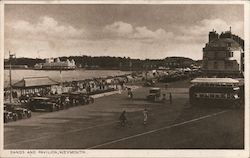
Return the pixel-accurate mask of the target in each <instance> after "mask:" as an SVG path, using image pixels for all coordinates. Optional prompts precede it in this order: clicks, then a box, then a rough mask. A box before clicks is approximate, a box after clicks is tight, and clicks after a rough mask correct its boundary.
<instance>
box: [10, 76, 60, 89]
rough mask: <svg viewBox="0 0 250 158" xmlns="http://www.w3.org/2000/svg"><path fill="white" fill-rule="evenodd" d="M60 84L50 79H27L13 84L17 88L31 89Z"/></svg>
mask: <svg viewBox="0 0 250 158" xmlns="http://www.w3.org/2000/svg"><path fill="white" fill-rule="evenodd" d="M57 84H59V83H58V82H56V81H54V80H52V79H50V78H49V77H27V78H23V79H22V80H20V81H18V82H16V83H15V84H13V87H15V88H29V87H30V88H31V87H41V86H51V85H57Z"/></svg>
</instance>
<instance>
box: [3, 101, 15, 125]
mask: <svg viewBox="0 0 250 158" xmlns="http://www.w3.org/2000/svg"><path fill="white" fill-rule="evenodd" d="M17 119H18V116H17V114H16V113H14V112H11V111H8V110H7V107H6V106H5V105H4V119H3V120H4V123H7V122H9V121H16V120H17Z"/></svg>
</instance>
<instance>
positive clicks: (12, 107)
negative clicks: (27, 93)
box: [4, 103, 31, 119]
mask: <svg viewBox="0 0 250 158" xmlns="http://www.w3.org/2000/svg"><path fill="white" fill-rule="evenodd" d="M4 105H5V107H6V110H7V111H10V112H12V113H15V114H17V116H18V119H23V118H30V117H31V110H29V109H28V108H27V107H26V104H22V103H5V104H4Z"/></svg>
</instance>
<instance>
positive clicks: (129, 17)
mask: <svg viewBox="0 0 250 158" xmlns="http://www.w3.org/2000/svg"><path fill="white" fill-rule="evenodd" d="M230 26H231V27H232V33H234V34H236V35H239V36H240V37H242V38H244V6H243V5H241V4H216V5H215V4H211V5H208V4H158V5H157V4H33V5H31V4H7V5H5V21H4V27H5V28H4V29H5V36H4V46H5V48H4V49H5V58H6V57H8V52H9V51H11V53H14V54H16V57H30V58H49V57H58V56H71V55H76V56H78V55H80V56H82V55H90V56H116V57H130V58H139V59H163V58H166V57H169V56H183V57H189V58H192V59H195V60H197V59H202V48H203V47H204V46H205V44H206V42H208V33H209V31H211V30H212V29H215V30H216V31H217V32H218V33H221V32H222V31H228V30H229V27H230Z"/></svg>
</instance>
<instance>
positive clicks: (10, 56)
mask: <svg viewBox="0 0 250 158" xmlns="http://www.w3.org/2000/svg"><path fill="white" fill-rule="evenodd" d="M12 56H13V55H11V54H10V51H9V77H10V78H9V79H10V98H9V99H10V103H11V102H12V83H11V80H12V79H11V58H12Z"/></svg>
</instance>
